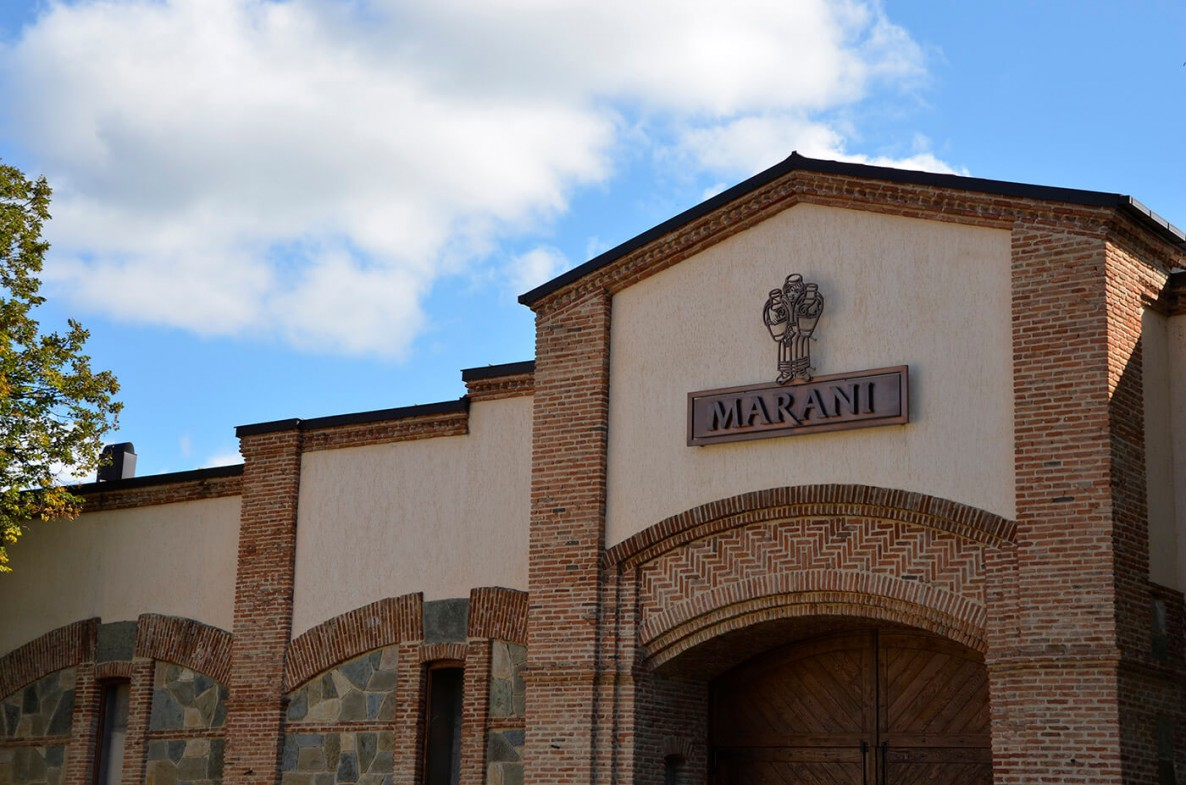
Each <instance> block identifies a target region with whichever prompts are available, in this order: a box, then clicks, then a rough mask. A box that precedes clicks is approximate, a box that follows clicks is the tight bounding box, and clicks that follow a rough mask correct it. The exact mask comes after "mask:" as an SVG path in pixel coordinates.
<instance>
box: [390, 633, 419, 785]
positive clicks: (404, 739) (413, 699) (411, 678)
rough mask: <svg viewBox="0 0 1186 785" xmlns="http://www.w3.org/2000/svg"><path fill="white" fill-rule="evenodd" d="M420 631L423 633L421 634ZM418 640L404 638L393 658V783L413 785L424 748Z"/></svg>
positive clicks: (417, 781) (415, 781)
mask: <svg viewBox="0 0 1186 785" xmlns="http://www.w3.org/2000/svg"><path fill="white" fill-rule="evenodd" d="M421 634H423V633H421ZM420 647H421V641H420V640H419V639H417V640H403V641H400V643H399V653H398V656H397V659H396V680H397V684H396V687H395V694H396V697H397V698H398V702H397V703H396V707H395V721H394V722H393V723H392V726H393V728H392V730H393V731H394V733H395V750H394V751H393V753H392V778H391V781H392V785H416V784H417V783H419V782H420V779H421V771H420V769H421V762H422V759H423V757H424V756H423V754H422V753H423V749H424V722H423V719H422V718H423V716H424V691H425V679H424V666H423V665H422V664H421V663H420Z"/></svg>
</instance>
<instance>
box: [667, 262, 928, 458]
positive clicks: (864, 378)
mask: <svg viewBox="0 0 1186 785" xmlns="http://www.w3.org/2000/svg"><path fill="white" fill-rule="evenodd" d="M823 310H824V298H823V295H821V294H820V293H819V287H818V286H817V285H816V284H814V283H807V282H805V281H804V280H803V276H802V275H799V274H797V273H796V274H792V275H788V276H787V279H786V281H785V282H784V283H783V286H782V288H780V289H772V290H771V291H770V294H769V296H768V297H767V298H766V305H765V306H764V307H763V309H762V321H763V322H764V323H765V324H766V328H767V329H768V330H769V331H770V337H771V338H773V339H774V341H775V342H776V343H777V344H778V378H777V380H776V381H775V383H773V384H764V385H758V386H749V387H727V388H724V389H719V390H705V391H703V392H694V393H689V394H688V444H713V443H716V442H731V441H740V440H742V439H765V438H769V437H773V436H790V435H793V434H798V433H807V432H818V431H838V430H844V429H850V428H869V427H872V426H874V425H898V424H902V423H906V422H909V418H910V406H909V400H908V399H909V395H908V379H909V373H908V369H907V367H906V366H905V365H901V366H897V367H894V368H879V369H877V370H873V371H860V372H857V373H852V374H841V375H838V376H821V377H816V378H814V379H813V378H812V373H811V372H812V371H813V370H814V369H813V368H812V367H811V352H810V342H811V340H812V335H813V333H814V332H815V329H816V326H817V325H818V324H819V321H820V316H822V314H823Z"/></svg>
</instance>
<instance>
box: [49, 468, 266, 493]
mask: <svg viewBox="0 0 1186 785" xmlns="http://www.w3.org/2000/svg"><path fill="white" fill-rule="evenodd" d="M241 474H243V464H241V463H236V464H232V465H230V466H212V467H210V468H208V469H190V470H188V471H183V472H168V473H166V474H146V475H144V476H143V477H125V478H124V479H122V480H104V481H103V482H88V483H82V484H81V485H74V486H71V487H70V491H71V493H77V494H81V495H86V494H90V493H108V492H110V491H125V490H131V489H133V488H147V487H151V486H153V485H173V484H176V483H183V482H201V481H203V480H217V479H221V478H223V477H238V476H239V475H241Z"/></svg>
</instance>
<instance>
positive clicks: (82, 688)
mask: <svg viewBox="0 0 1186 785" xmlns="http://www.w3.org/2000/svg"><path fill="white" fill-rule="evenodd" d="M92 635H93V632H92ZM93 651H94V638H93V637H92V639H91V654H90V657H89V658H88V660H87V661H86V662H80V663H79V664H78V670H77V674H78V675H77V677H76V681H75V682H74V718H73V721H72V722H71V724H70V746H69V747H68V748H67V750H66V767H65V771H64V772H63V776H62V785H89V784H90V783H93V782H94V779H95V778H94V773H95V747H96V746H97V744H98V742H97V739H96V738H95V737H96V735H97V734H98V732H99V710H100V708H101V707H100V704H101V702H102V699H103V694H102V690H100V689H99V685H98V683H97V682H96V681H95V662H94V659H93V658H94V654H93Z"/></svg>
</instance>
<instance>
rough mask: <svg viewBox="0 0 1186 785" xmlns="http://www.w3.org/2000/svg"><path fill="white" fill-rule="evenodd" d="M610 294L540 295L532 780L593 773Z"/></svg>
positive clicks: (529, 746) (552, 784)
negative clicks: (548, 298)
mask: <svg viewBox="0 0 1186 785" xmlns="http://www.w3.org/2000/svg"><path fill="white" fill-rule="evenodd" d="M610 302H611V300H610V296H609V295H608V293H606V292H603V291H592V292H587V293H584V294H581V295H579V296H578V297H577V298H576V299H574V300H570V301H566V302H557V303H546V304H543V306H542V307H540V306H538V304H537V307H539V312H538V315H537V324H536V365H535V400H534V405H535V415H534V425H533V428H534V430H533V437H532V438H533V443H532V447H533V449H532V484H531V539H530V573H529V585H530V591H529V595H530V598H529V610H528V619H529V624H528V630H529V631H528V669H527V678H526V680H527V727H528V728H529V729H530V732H529V733H528V734H527V740H526V750H525V764H526V774H527V780H528V782H532V783H548V784H549V785H560V784H561V783H582V784H584V783H590V782H594V781H595V780H596V779H597V766H598V764H599V761H598V756H597V750H596V749H595V745H594V737H593V731H594V727H595V725H596V718H597V715H598V707H597V699H596V695H597V690H596V681H597V677H598V670H599V658H598V623H599V619H598V613H599V611H598V609H599V604H600V603H599V599H600V597H599V589H600V570H599V568H598V559H599V557H600V555H601V552H602V550H603V548H604V532H605V488H606V436H607V431H608V420H609V327H610ZM602 763H604V762H602Z"/></svg>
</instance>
